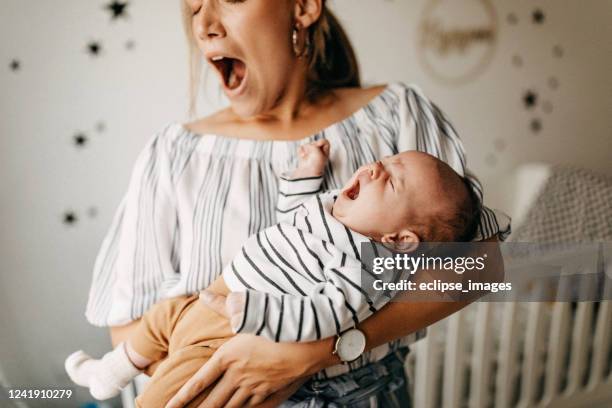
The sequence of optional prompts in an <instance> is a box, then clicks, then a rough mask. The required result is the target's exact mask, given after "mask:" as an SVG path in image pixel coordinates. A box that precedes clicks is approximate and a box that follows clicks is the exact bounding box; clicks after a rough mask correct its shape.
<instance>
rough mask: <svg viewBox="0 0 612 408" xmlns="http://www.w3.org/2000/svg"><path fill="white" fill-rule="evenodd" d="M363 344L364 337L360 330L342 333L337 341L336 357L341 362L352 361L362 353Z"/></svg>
mask: <svg viewBox="0 0 612 408" xmlns="http://www.w3.org/2000/svg"><path fill="white" fill-rule="evenodd" d="M365 344H366V339H365V335H364V334H363V332H362V331H361V330H357V329H351V330H349V331H347V332H344V333H342V335H341V336H340V339H339V340H338V357H340V360H342V361H353V360H355V359H356V358H357V357H359V356H360V355H361V353H363V351H364V350H365Z"/></svg>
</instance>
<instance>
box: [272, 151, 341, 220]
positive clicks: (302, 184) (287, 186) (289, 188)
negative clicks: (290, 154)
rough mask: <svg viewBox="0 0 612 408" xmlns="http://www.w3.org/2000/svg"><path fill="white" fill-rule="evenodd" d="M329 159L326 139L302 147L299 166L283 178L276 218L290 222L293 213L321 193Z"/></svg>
mask: <svg viewBox="0 0 612 408" xmlns="http://www.w3.org/2000/svg"><path fill="white" fill-rule="evenodd" d="M328 157H329V142H328V141H327V140H325V139H321V140H317V141H316V142H313V143H309V144H307V145H303V146H300V148H299V150H298V166H297V168H296V169H295V170H293V172H291V173H290V174H288V175H286V176H285V175H284V176H281V178H280V182H279V198H278V204H277V206H276V218H277V220H278V221H279V222H280V221H285V222H290V221H291V218H292V216H293V212H294V211H295V210H296V209H298V208H299V207H300V206H301V205H302V204H303V203H304V202H305V201H306V200H308V199H309V198H310V197H312V195H313V194H317V193H318V192H320V191H321V183H322V182H323V173H324V171H325V165H326V164H327V160H328Z"/></svg>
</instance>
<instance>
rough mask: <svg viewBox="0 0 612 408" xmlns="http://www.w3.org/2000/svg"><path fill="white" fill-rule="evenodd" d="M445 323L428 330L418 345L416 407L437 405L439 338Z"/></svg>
mask: <svg viewBox="0 0 612 408" xmlns="http://www.w3.org/2000/svg"><path fill="white" fill-rule="evenodd" d="M442 324H443V322H438V323H436V324H433V325H431V326H429V327H428V328H427V336H425V338H424V339H423V340H420V341H419V342H418V343H417V344H416V346H417V347H416V348H417V350H416V353H417V358H416V366H415V378H414V406H415V407H419V408H434V407H436V405H437V394H438V391H439V390H438V388H437V386H436V384H437V374H438V370H439V355H440V353H439V345H438V344H437V342H438V340H437V338H438V336H439V335H440V332H441V330H442V327H441V325H442Z"/></svg>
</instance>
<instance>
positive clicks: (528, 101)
mask: <svg viewBox="0 0 612 408" xmlns="http://www.w3.org/2000/svg"><path fill="white" fill-rule="evenodd" d="M523 102H525V106H526V107H527V108H532V107H534V106H535V105H536V103H537V102H538V95H536V94H535V93H534V92H533V91H527V93H526V94H525V96H523Z"/></svg>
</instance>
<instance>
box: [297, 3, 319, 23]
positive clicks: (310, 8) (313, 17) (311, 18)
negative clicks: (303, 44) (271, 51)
mask: <svg viewBox="0 0 612 408" xmlns="http://www.w3.org/2000/svg"><path fill="white" fill-rule="evenodd" d="M321 13H323V0H295V16H294V17H295V21H296V23H299V24H300V26H302V27H304V28H308V27H310V26H311V25H312V24H313V23H314V22H315V21H317V20H318V19H319V17H321Z"/></svg>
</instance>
